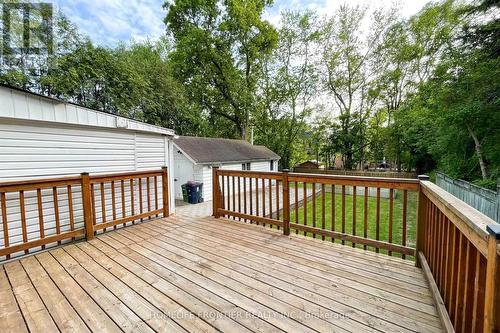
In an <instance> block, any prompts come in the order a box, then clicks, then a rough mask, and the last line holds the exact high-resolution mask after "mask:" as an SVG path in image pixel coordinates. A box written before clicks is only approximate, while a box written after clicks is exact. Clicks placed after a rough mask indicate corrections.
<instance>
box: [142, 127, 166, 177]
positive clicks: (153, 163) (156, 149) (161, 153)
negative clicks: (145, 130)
mask: <svg viewBox="0 0 500 333" xmlns="http://www.w3.org/2000/svg"><path fill="white" fill-rule="evenodd" d="M135 142H136V152H137V170H151V169H159V168H161V167H162V166H166V165H167V164H166V161H165V140H164V139H163V137H162V136H160V135H148V134H142V133H137V135H136V141H135Z"/></svg>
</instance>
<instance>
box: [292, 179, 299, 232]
mask: <svg viewBox="0 0 500 333" xmlns="http://www.w3.org/2000/svg"><path fill="white" fill-rule="evenodd" d="M293 188H294V192H295V203H294V205H295V206H294V208H295V224H299V183H298V182H295V183H294V186H293ZM295 234H296V235H298V234H299V229H297V228H295Z"/></svg>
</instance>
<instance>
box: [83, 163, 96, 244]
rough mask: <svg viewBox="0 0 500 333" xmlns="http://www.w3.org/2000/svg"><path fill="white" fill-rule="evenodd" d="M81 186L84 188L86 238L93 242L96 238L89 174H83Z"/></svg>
mask: <svg viewBox="0 0 500 333" xmlns="http://www.w3.org/2000/svg"><path fill="white" fill-rule="evenodd" d="M80 177H81V186H82V206H83V224H84V228H85V237H86V239H87V240H91V239H92V238H93V237H94V223H93V210H94V207H93V206H92V203H93V200H92V198H93V196H94V194H93V192H92V187H91V185H90V178H89V174H88V173H87V172H83V173H82V174H81V175H80Z"/></svg>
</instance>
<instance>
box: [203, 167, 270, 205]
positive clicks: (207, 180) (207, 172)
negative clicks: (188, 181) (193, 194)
mask: <svg viewBox="0 0 500 333" xmlns="http://www.w3.org/2000/svg"><path fill="white" fill-rule="evenodd" d="M242 164H243V163H238V164H222V165H221V166H220V169H221V170H241V169H242ZM245 164H246V163H245ZM274 164H275V165H277V163H276V162H274ZM270 168H271V165H270V163H269V161H260V162H250V171H270ZM203 175H204V176H203V180H204V181H203V183H204V185H203V195H204V198H205V201H209V200H212V168H211V167H208V166H204V167H203ZM236 182H237V180H235V187H237V186H238V185H237V183H236ZM207 184H208V186H207ZM260 184H261V183H259V185H260ZM273 184H274V181H273ZM265 185H266V186H268V184H267V183H266V184H265ZM226 186H227V184H226ZM249 187H250V183H249V181H248V179H247V189H248V188H249ZM232 188H233V186H232V181H230V184H229V190H230V191H231V193H232ZM240 188H241V191H243V183H240ZM225 190H226V191H227V190H228V188H227V187H226V189H225Z"/></svg>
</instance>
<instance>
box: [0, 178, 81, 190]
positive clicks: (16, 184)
mask: <svg viewBox="0 0 500 333" xmlns="http://www.w3.org/2000/svg"><path fill="white" fill-rule="evenodd" d="M80 180H81V178H80V176H74V177H57V178H43V179H26V180H17V181H9V182H1V183H0V192H17V191H23V190H25V191H26V190H35V189H38V188H50V187H54V186H63V185H73V184H79V183H80Z"/></svg>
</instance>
